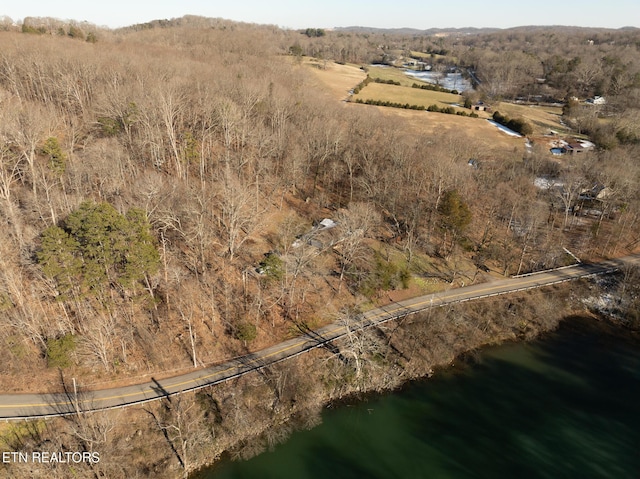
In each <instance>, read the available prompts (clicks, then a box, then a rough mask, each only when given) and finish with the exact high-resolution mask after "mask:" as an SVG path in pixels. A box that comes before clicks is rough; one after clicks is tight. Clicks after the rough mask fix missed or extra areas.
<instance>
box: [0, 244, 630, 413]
mask: <svg viewBox="0 0 640 479" xmlns="http://www.w3.org/2000/svg"><path fill="white" fill-rule="evenodd" d="M624 263H631V264H636V265H640V254H636V255H632V256H627V257H625V258H621V259H618V260H610V261H605V262H602V263H597V264H578V265H575V266H570V267H565V268H560V269H556V270H552V271H547V272H541V273H536V274H531V275H526V276H521V277H518V278H510V279H504V280H499V281H493V282H490V283H482V284H477V285H472V286H466V287H463V288H457V289H452V290H449V291H444V292H441V293H435V294H431V295H427V296H420V297H417V298H412V299H408V300H405V301H400V302H397V303H393V304H390V305H388V306H385V307H382V308H377V309H374V310H371V311H367V312H366V313H363V314H361V315H359V316H358V317H357V318H356V319H355V321H354V322H353V323H352V324H351V325H350V326H349V327H350V329H351V330H354V329H358V328H362V327H367V326H371V325H375V324H380V323H384V322H386V321H390V320H392V319H396V318H400V317H404V316H406V315H408V314H413V313H417V312H419V311H424V310H426V309H429V308H432V307H439V306H444V305H446V304H453V303H459V302H463V301H470V300H474V299H479V298H485V297H489V296H497V295H501V294H507V293H512V292H516V291H523V290H527V289H534V288H539V287H542V286H548V285H551V284H555V283H560V282H565V281H571V280H574V279H577V278H582V277H586V276H591V275H599V274H607V273H611V272H613V271H616V270H618V269H620V268H621V266H622V265H623V264H624ZM345 334H347V330H346V327H345V325H344V324H343V323H341V322H336V323H332V324H330V325H328V326H325V327H324V328H321V329H318V330H316V331H309V332H307V333H305V334H302V335H301V336H299V337H296V338H293V339H290V340H288V341H285V342H282V343H280V344H277V345H275V346H272V347H270V348H266V349H263V350H261V351H258V352H255V353H251V354H248V355H245V356H242V357H240V358H236V359H232V360H230V361H227V362H225V363H223V364H219V365H216V366H211V367H208V368H205V369H200V370H196V371H193V372H191V373H187V374H182V375H180V376H176V377H173V378H169V379H162V380H159V381H156V380H153V381H151V382H147V383H143V384H136V385H133V386H126V387H118V388H112V389H103V390H96V391H82V390H79V391H77V392H76V391H74V389H73V387H72V386H71V387H69V390H68V391H67V392H66V393H54V394H3V395H0V419H21V418H33V417H44V416H57V415H63V414H70V413H74V412H76V411H78V410H80V411H94V410H102V409H110V408H117V407H125V406H130V405H134V404H141V403H144V402H147V401H154V400H157V399H160V398H162V397H166V396H168V395H173V394H178V393H181V392H185V391H193V390H196V389H200V388H203V387H206V386H210V385H213V384H217V383H220V382H223V381H227V380H229V379H231V378H235V377H238V376H241V375H243V374H246V373H248V372H250V371H253V370H256V369H259V368H262V367H265V366H268V365H270V364H273V363H276V362H278V361H282V360H284V359H287V358H290V357H293V356H296V355H298V354H301V353H303V352H306V351H309V350H311V349H313V348H317V347H320V346H323V345H325V344H327V343H329V342H331V341H333V340H335V339H338V338H340V337H343V336H344V335H345Z"/></svg>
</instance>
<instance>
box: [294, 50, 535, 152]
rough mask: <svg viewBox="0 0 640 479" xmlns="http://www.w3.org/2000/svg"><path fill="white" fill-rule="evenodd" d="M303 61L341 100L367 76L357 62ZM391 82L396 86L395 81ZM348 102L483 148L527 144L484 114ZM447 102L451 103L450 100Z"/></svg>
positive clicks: (392, 75)
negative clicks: (471, 115)
mask: <svg viewBox="0 0 640 479" xmlns="http://www.w3.org/2000/svg"><path fill="white" fill-rule="evenodd" d="M303 65H305V66H306V67H307V68H309V70H310V71H312V72H313V73H314V75H315V76H316V78H317V79H318V80H319V82H318V85H319V87H320V88H323V89H324V90H326V91H327V92H329V93H330V94H331V95H332V96H333V97H334V98H335V99H336V100H338V101H344V100H345V99H346V98H347V97H348V96H349V91H350V90H352V89H353V88H354V87H355V86H356V85H358V83H360V82H361V81H362V80H364V79H365V77H366V75H365V73H364V71H363V70H362V69H360V68H359V67H358V66H356V65H340V64H337V63H334V62H323V61H321V60H313V59H304V60H303ZM375 68H376V70H384V71H387V70H389V72H388V75H389V78H385V79H395V78H398V75H401V76H402V77H405V75H404V74H403V73H402V72H400V71H399V70H397V69H394V68H378V67H375ZM405 79H406V81H407V84H408V85H411V84H412V83H413V81H411V79H409V78H406V77H405ZM375 85H379V84H376V83H369V85H367V86H366V87H365V88H364V89H363V92H366V91H367V88H369V87H372V86H375ZM380 85H381V84H380ZM388 86H389V87H393V86H394V85H388ZM412 90H416V91H420V92H425V93H429V94H432V95H433V94H439V95H447V96H448V97H449V98H448V99H450V98H452V97H453V98H459V96H457V95H452V94H450V93H449V94H448V93H440V92H432V91H428V90H417V89H412ZM432 98H435V96H433V97H432ZM405 103H406V102H405ZM432 103H433V102H432ZM430 104H431V103H430ZM348 105H349V106H351V107H353V108H375V109H377V110H378V111H379V112H380V113H381V114H382V115H384V116H387V117H393V118H398V119H402V121H404V122H406V125H407V126H408V127H409V129H410V130H411V131H412V132H413V133H415V134H431V133H436V132H438V133H442V132H451V133H452V134H460V135H461V136H466V137H472V138H474V139H475V140H476V141H477V142H478V143H480V149H482V150H485V149H486V150H492V149H509V150H512V149H513V148H523V145H524V140H523V139H521V138H512V137H509V136H508V135H506V134H505V133H502V132H500V130H498V129H497V128H496V127H495V126H493V125H491V124H489V122H487V121H485V120H483V119H482V118H469V117H462V116H457V115H446V114H444V113H432V112H426V111H415V110H404V109H400V108H388V107H377V106H369V105H359V104H356V103H349V104H348ZM445 106H448V104H447V105H445ZM482 113H483V112H479V114H482ZM487 116H488V115H487Z"/></svg>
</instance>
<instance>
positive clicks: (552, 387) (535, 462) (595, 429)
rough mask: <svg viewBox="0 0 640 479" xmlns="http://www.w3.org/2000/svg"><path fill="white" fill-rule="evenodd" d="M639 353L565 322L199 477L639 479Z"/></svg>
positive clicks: (624, 342)
mask: <svg viewBox="0 0 640 479" xmlns="http://www.w3.org/2000/svg"><path fill="white" fill-rule="evenodd" d="M638 344H639V343H638V342H634V341H631V340H628V339H625V337H623V335H620V334H614V333H611V332H610V331H609V332H605V331H602V329H601V328H599V327H598V328H594V327H586V328H585V327H584V326H583V325H576V323H575V322H573V323H570V324H565V326H564V327H563V328H561V330H560V331H558V332H557V333H554V334H552V335H550V336H548V337H546V338H545V339H543V340H539V341H536V342H534V343H530V344H523V343H520V344H510V345H506V346H501V347H497V348H492V349H487V350H485V351H483V352H482V354H481V355H480V356H479V357H477V358H474V361H467V362H464V361H463V362H462V363H459V364H458V365H457V366H456V367H455V368H454V369H453V370H448V371H445V372H443V373H439V374H437V375H436V376H435V377H433V378H431V379H429V380H427V381H422V382H418V383H414V384H411V385H410V386H407V387H405V388H404V389H402V390H400V391H396V392H394V393H390V394H385V395H382V396H375V397H369V398H368V399H367V400H365V401H361V402H358V403H354V404H347V405H342V406H340V407H338V408H334V409H328V410H327V411H326V412H325V413H324V414H323V423H322V425H320V426H318V427H316V428H315V429H312V430H310V431H300V432H297V433H295V434H293V435H292V436H291V438H290V439H289V440H288V442H286V443H285V444H282V445H281V446H279V447H277V448H276V449H275V450H274V451H273V452H267V453H264V454H262V455H260V456H258V457H256V458H254V459H251V460H249V461H246V462H223V463H222V464H220V465H218V466H215V467H214V468H212V469H211V470H209V471H206V472H204V473H201V475H199V476H198V479H205V478H206V479H228V478H238V479H250V478H261V479H262V478H265V479H269V478H273V479H276V478H277V479H288V478H291V479H307V478H308V479H315V478H318V479H320V478H322V479H326V478H345V479H346V478H354V479H355V478H380V479H393V478H398V479H405V478H406V479H414V478H455V479H458V478H514V479H527V478H549V479H560V478H570V479H575V478H615V479H626V478H628V479H640V348H639V346H638Z"/></svg>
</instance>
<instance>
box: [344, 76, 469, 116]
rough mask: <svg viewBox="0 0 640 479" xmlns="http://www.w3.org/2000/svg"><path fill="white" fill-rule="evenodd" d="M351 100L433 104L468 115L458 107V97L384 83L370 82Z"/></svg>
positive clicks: (459, 100)
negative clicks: (452, 108) (451, 108)
mask: <svg viewBox="0 0 640 479" xmlns="http://www.w3.org/2000/svg"><path fill="white" fill-rule="evenodd" d="M353 98H354V100H355V99H358V98H359V99H361V100H363V101H366V100H382V101H390V102H393V103H401V104H405V103H408V104H409V105H422V106H424V107H425V108H426V107H428V106H429V105H434V104H435V105H438V107H439V108H446V107H449V106H454V107H455V108H456V111H464V112H466V113H470V111H469V110H467V109H466V108H463V107H462V106H459V105H461V104H462V102H463V100H462V97H461V96H460V95H452V94H451V93H442V92H439V91H431V90H421V89H420V88H411V87H406V86H398V85H386V84H384V83H373V82H371V83H369V84H368V85H367V86H366V87H364V88H363V89H362V90H361V91H360V93H358V94H357V95H353ZM456 105H458V106H456Z"/></svg>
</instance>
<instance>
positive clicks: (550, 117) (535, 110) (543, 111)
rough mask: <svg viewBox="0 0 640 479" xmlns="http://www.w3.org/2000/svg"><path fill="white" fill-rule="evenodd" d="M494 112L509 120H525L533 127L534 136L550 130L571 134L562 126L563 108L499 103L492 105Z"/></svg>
mask: <svg viewBox="0 0 640 479" xmlns="http://www.w3.org/2000/svg"><path fill="white" fill-rule="evenodd" d="M492 107H493V110H494V111H499V112H500V113H502V114H503V115H506V116H508V117H509V118H520V117H521V118H524V119H525V120H527V121H528V122H529V123H531V126H533V130H534V134H546V133H549V131H550V130H553V131H557V132H559V133H566V134H568V133H569V130H568V129H567V128H566V127H564V126H562V125H561V124H560V118H561V116H562V108H560V107H553V106H536V105H516V104H513V103H502V102H500V103H498V104H495V105H492Z"/></svg>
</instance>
